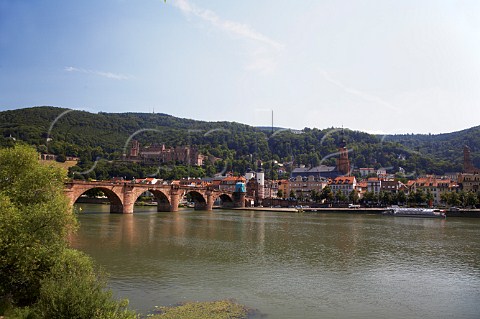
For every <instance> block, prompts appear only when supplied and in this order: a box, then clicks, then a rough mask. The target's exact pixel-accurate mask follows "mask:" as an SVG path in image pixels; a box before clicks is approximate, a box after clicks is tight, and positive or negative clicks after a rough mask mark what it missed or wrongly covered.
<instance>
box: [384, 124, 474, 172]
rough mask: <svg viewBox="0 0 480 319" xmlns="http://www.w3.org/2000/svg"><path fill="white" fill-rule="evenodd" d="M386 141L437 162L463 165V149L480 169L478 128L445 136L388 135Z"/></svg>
mask: <svg viewBox="0 0 480 319" xmlns="http://www.w3.org/2000/svg"><path fill="white" fill-rule="evenodd" d="M385 140H386V141H392V142H396V143H400V144H402V145H403V146H405V147H407V148H409V149H411V150H413V151H416V152H420V153H422V154H428V155H429V156H431V157H432V158H434V159H436V160H438V161H450V162H452V163H457V164H461V163H463V147H464V146H465V145H466V146H468V147H469V148H470V150H471V152H472V160H473V162H474V164H475V166H476V167H480V126H476V127H472V128H469V129H465V130H461V131H458V132H452V133H446V134H405V135H388V136H386V138H385Z"/></svg>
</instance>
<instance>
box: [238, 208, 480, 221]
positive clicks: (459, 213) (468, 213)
mask: <svg viewBox="0 0 480 319" xmlns="http://www.w3.org/2000/svg"><path fill="white" fill-rule="evenodd" d="M229 209H232V210H240V211H266V212H286V213H310V212H314V213H315V212H316V213H348V214H376V215H381V214H382V213H383V212H384V211H385V210H386V208H382V207H370V208H366V207H361V208H346V207H318V208H312V207H308V208H280V207H279V208H276V207H245V208H239V207H237V208H229ZM445 214H446V215H447V217H466V218H480V209H460V210H455V211H449V210H446V211H445Z"/></svg>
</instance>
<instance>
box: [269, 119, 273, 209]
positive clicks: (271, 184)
mask: <svg viewBox="0 0 480 319" xmlns="http://www.w3.org/2000/svg"><path fill="white" fill-rule="evenodd" d="M270 137H271V138H273V110H272V135H271V136H270ZM271 152H272V167H271V169H272V170H271V174H270V175H271V181H270V205H271V206H272V207H273V140H272V148H271Z"/></svg>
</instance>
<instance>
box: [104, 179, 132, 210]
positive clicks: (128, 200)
mask: <svg viewBox="0 0 480 319" xmlns="http://www.w3.org/2000/svg"><path fill="white" fill-rule="evenodd" d="M135 200H136V198H133V191H132V187H131V186H127V185H124V189H123V211H122V213H124V214H133V208H134V206H135ZM113 206H114V205H112V204H110V212H111V210H112V207H113Z"/></svg>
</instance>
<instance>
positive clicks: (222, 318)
mask: <svg viewBox="0 0 480 319" xmlns="http://www.w3.org/2000/svg"><path fill="white" fill-rule="evenodd" d="M155 313H156V314H154V315H151V316H149V318H153V319H246V318H248V314H249V310H248V309H247V308H246V307H245V306H242V305H239V304H237V303H235V302H233V301H231V300H219V301H210V302H188V303H185V304H181V305H178V306H172V307H157V310H156V311H155Z"/></svg>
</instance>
